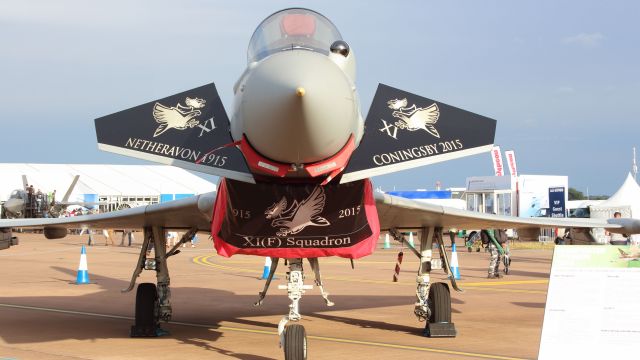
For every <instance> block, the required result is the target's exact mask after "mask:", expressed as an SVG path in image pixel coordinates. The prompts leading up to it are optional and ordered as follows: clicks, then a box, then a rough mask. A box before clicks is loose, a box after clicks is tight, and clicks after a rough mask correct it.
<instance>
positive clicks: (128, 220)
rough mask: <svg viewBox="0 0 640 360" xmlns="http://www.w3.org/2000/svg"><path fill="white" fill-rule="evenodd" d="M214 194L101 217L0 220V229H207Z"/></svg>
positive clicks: (96, 215)
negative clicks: (154, 227)
mask: <svg viewBox="0 0 640 360" xmlns="http://www.w3.org/2000/svg"><path fill="white" fill-rule="evenodd" d="M215 198H216V193H215V192H210V193H206V194H200V195H196V196H192V197H189V198H185V199H180V200H175V201H169V202H165V203H159V204H152V205H147V206H139V207H135V208H131V209H124V210H119V211H113V212H108V213H103V214H95V215H83V216H74V217H66V218H39V219H8V220H0V228H44V229H45V236H46V235H47V234H46V230H47V228H50V229H68V228H82V227H89V228H98V229H100V228H108V229H141V228H143V227H145V226H162V227H165V228H173V229H190V228H194V227H195V228H197V229H198V230H200V231H209V230H210V229H211V216H212V209H213V203H214V201H215Z"/></svg>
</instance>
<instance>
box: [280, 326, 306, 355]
mask: <svg viewBox="0 0 640 360" xmlns="http://www.w3.org/2000/svg"><path fill="white" fill-rule="evenodd" d="M282 347H283V348H284V358H285V360H306V359H307V332H306V331H305V330H304V326H302V325H300V324H291V325H289V326H287V327H286V328H285V329H284V344H283V346H282Z"/></svg>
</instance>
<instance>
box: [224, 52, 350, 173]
mask: <svg viewBox="0 0 640 360" xmlns="http://www.w3.org/2000/svg"><path fill="white" fill-rule="evenodd" d="M355 96H356V95H355V89H354V87H353V85H352V83H351V80H350V79H349V78H348V77H347V76H346V75H345V74H344V72H343V71H342V70H341V69H340V68H339V67H338V66H336V64H335V63H334V62H332V61H331V60H330V59H329V58H328V57H327V56H325V55H322V54H318V53H314V52H311V51H304V50H294V51H284V52H282V53H279V54H275V55H272V56H270V57H268V58H266V59H264V60H262V61H261V62H260V63H258V64H257V65H256V66H255V67H254V68H253V69H252V71H251V73H250V74H249V76H248V77H247V80H246V82H245V84H244V89H243V94H242V96H241V97H240V103H239V104H238V103H237V104H236V114H235V116H239V117H240V118H241V119H242V126H241V128H242V133H243V134H245V135H246V137H247V139H248V141H249V143H250V144H251V145H252V146H253V147H254V149H255V150H256V151H258V152H259V153H260V154H262V155H263V156H265V157H267V158H269V159H272V160H275V161H278V162H283V163H295V164H303V163H311V162H316V161H319V160H323V159H326V158H329V157H331V156H333V155H334V154H336V153H337V152H338V151H340V149H342V147H343V146H344V145H345V144H346V143H347V141H348V139H349V136H350V135H351V134H354V133H356V131H357V129H358V124H359V120H360V113H359V110H358V105H357V101H356V98H355ZM237 100H238V98H237ZM241 135H242V134H238V133H237V132H234V137H235V138H239V137H240V136H241Z"/></svg>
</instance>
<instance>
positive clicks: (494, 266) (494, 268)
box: [480, 229, 507, 279]
mask: <svg viewBox="0 0 640 360" xmlns="http://www.w3.org/2000/svg"><path fill="white" fill-rule="evenodd" d="M480 237H481V239H482V244H483V245H484V246H485V247H487V248H488V249H489V254H490V255H489V270H488V272H487V278H489V279H494V278H501V277H502V275H500V273H499V267H500V260H501V257H502V253H501V251H502V246H503V245H504V244H505V243H506V239H507V233H506V231H504V230H494V229H484V230H481V232H480ZM498 246H500V249H499V248H498Z"/></svg>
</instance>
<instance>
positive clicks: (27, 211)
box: [2, 175, 93, 219]
mask: <svg viewBox="0 0 640 360" xmlns="http://www.w3.org/2000/svg"><path fill="white" fill-rule="evenodd" d="M79 178H80V175H76V176H75V177H74V178H73V181H71V185H69V188H68V189H67V192H66V193H65V194H64V196H63V197H62V200H61V201H56V190H53V192H50V193H43V192H42V191H41V190H40V189H36V188H34V187H33V185H29V183H28V181H27V176H26V175H22V185H23V188H22V189H16V190H13V191H12V192H11V194H10V195H9V198H8V199H7V200H6V201H5V202H4V203H3V204H2V218H8V219H15V218H44V217H58V216H60V215H61V214H62V213H63V212H64V211H65V210H66V209H67V207H68V206H70V205H79V206H87V205H93V203H87V202H82V201H69V197H70V196H71V193H72V192H73V189H74V188H75V186H76V184H77V183H78V179H79Z"/></svg>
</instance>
